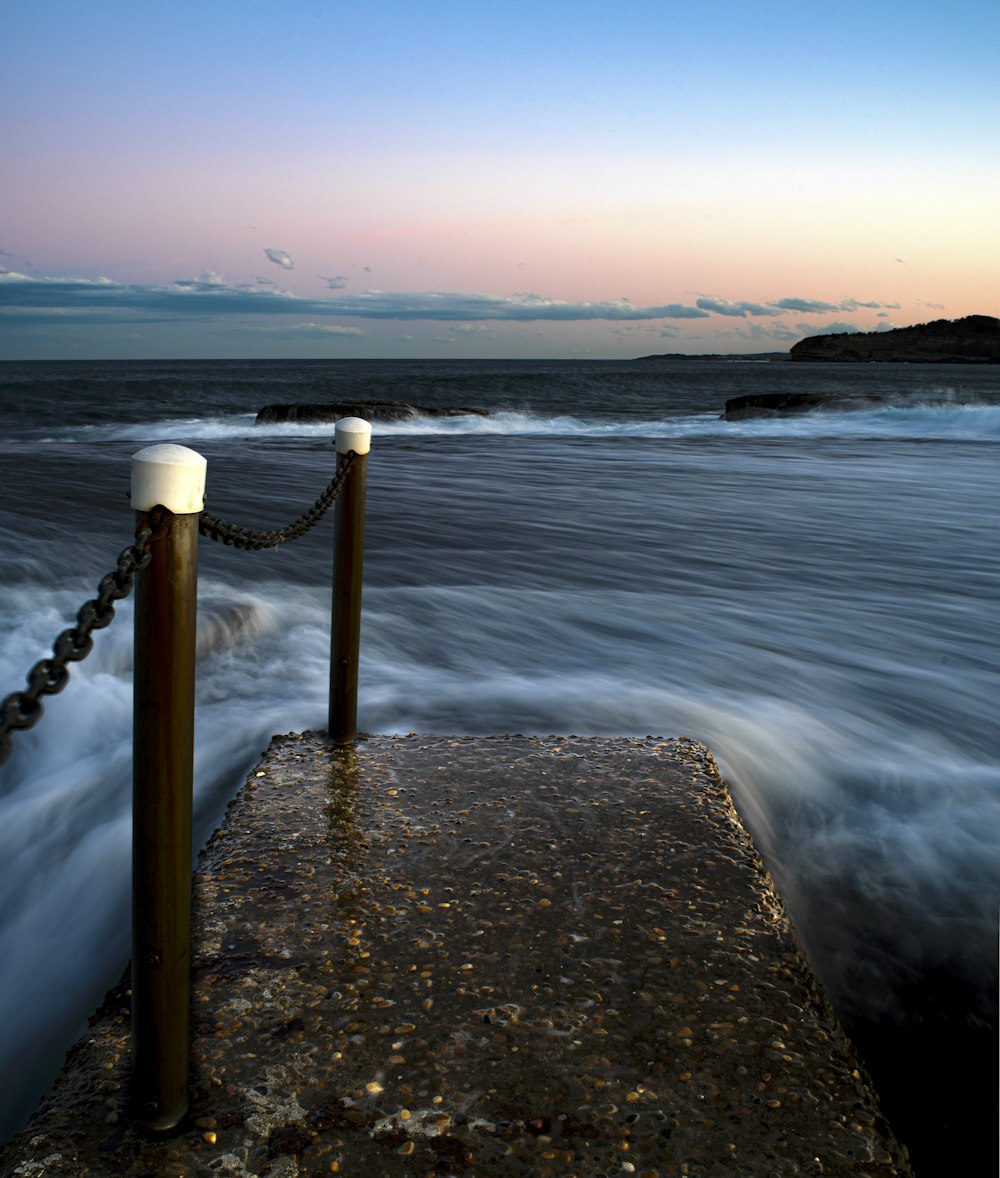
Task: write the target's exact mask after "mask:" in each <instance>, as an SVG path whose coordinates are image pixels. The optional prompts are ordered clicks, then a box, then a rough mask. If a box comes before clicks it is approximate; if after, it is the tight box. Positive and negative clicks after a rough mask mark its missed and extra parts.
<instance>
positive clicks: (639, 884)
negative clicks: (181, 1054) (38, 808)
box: [0, 733, 910, 1178]
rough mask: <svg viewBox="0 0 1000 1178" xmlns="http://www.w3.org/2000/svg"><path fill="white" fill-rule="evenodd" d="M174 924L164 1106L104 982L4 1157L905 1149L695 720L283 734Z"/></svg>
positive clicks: (534, 1168)
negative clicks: (499, 732) (699, 739)
mask: <svg viewBox="0 0 1000 1178" xmlns="http://www.w3.org/2000/svg"><path fill="white" fill-rule="evenodd" d="M195 922H196V934H195V946H194V949H195V954H194V989H193V1018H192V1023H193V1026H192V1101H191V1111H190V1116H189V1119H188V1121H187V1122H186V1123H185V1124H184V1125H182V1126H181V1128H180V1131H179V1132H178V1133H176V1134H175V1135H173V1136H172V1137H169V1138H166V1139H162V1140H151V1139H149V1138H147V1137H145V1136H143V1135H142V1134H141V1133H140V1132H139V1131H138V1130H137V1129H136V1127H134V1125H133V1124H132V1122H131V1119H130V1115H129V1110H128V1104H127V1093H128V1065H129V1026H128V999H129V995H128V991H127V989H126V987H125V985H124V984H123V985H122V986H120V987H119V988H118V989H117V990H115V991H112V993H111V994H110V995H109V996H108V999H107V1001H106V1002H105V1004H104V1006H103V1007H102V1009H101V1010H100V1011H99V1012H98V1013H97V1015H95V1017H94V1020H93V1021H92V1024H91V1027H90V1029H89V1030H88V1032H87V1033H86V1034H85V1035H84V1036H83V1038H82V1039H81V1041H80V1042H79V1043H78V1044H77V1045H76V1046H75V1047H74V1048H73V1050H72V1051H71V1052H70V1055H69V1058H68V1060H67V1065H66V1068H65V1069H64V1071H63V1073H62V1075H61V1076H60V1078H59V1080H58V1081H57V1083H56V1086H55V1088H54V1089H53V1091H52V1093H51V1094H50V1095H49V1096H48V1097H47V1098H46V1099H45V1100H44V1101H43V1103H42V1105H41V1107H40V1108H39V1110H38V1112H37V1113H36V1114H35V1117H34V1118H33V1120H32V1122H31V1123H30V1124H29V1125H28V1127H27V1128H26V1129H25V1130H24V1131H23V1133H21V1134H20V1135H19V1136H18V1137H17V1138H15V1139H14V1141H13V1142H11V1143H10V1144H9V1145H8V1146H7V1147H5V1148H4V1149H3V1150H0V1178H13V1176H17V1178H29V1176H30V1178H34V1176H36V1175H57V1174H60V1175H61V1174H72V1175H74V1176H82V1175H99V1176H105V1175H136V1176H138V1175H219V1176H226V1175H232V1176H236V1175H239V1176H250V1175H256V1176H258V1178H293V1176H298V1175H319V1174H331V1173H332V1174H353V1175H365V1176H375V1178H378V1176H382V1175H384V1176H386V1178H396V1176H399V1178H411V1176H412V1178H422V1176H425V1175H426V1176H427V1178H431V1176H447V1175H459V1176H463V1178H476V1176H492V1175H498V1176H503V1178H506V1176H508V1175H510V1176H514V1175H525V1176H547V1175H551V1176H553V1178H570V1176H572V1175H576V1176H580V1178H583V1176H590V1175H619V1174H622V1175H629V1174H635V1175H640V1176H645V1178H658V1176H666V1175H693V1176H702V1178H715V1176H720V1178H722V1176H725V1178H734V1176H735V1178H739V1176H750V1175H754V1176H757V1178H784V1176H789V1178H790V1176H792V1175H855V1176H859V1178H860V1176H862V1175H870V1176H872V1178H875V1176H883V1175H884V1176H889V1175H909V1174H910V1170H909V1166H908V1164H907V1161H906V1157H905V1153H904V1151H903V1150H902V1149H901V1148H900V1146H899V1145H898V1144H897V1143H896V1142H895V1140H894V1138H893V1137H892V1135H891V1133H890V1131H889V1129H888V1127H887V1126H886V1123H885V1121H884V1118H883V1117H882V1115H881V1113H880V1111H879V1107H878V1103H877V1100H876V1098H875V1097H874V1095H873V1093H872V1090H871V1088H870V1086H869V1084H868V1083H867V1081H866V1080H865V1078H864V1076H863V1075H862V1073H861V1071H860V1069H859V1065H858V1063H857V1060H856V1058H855V1056H854V1053H853V1050H852V1048H851V1047H850V1045H849V1044H848V1042H847V1041H846V1039H845V1038H844V1036H843V1034H842V1032H841V1031H840V1029H839V1027H838V1025H837V1023H836V1020H835V1018H834V1016H833V1014H832V1013H831V1011H830V1009H829V1006H828V1004H827V1003H826V1001H825V998H824V997H823V995H822V994H821V992H820V991H819V990H818V988H817V986H816V984H815V982H814V980H813V978H812V975H811V973H810V971H809V969H808V966H807V965H806V964H805V962H804V960H803V958H802V956H801V954H800V950H799V947H798V944H797V942H796V940H795V938H794V934H793V932H792V930H791V928H790V925H789V922H788V919H787V917H786V915H785V913H784V909H783V907H782V905H781V902H780V900H779V899H778V898H777V897H776V895H775V893H774V889H773V887H772V884H771V881H770V878H769V876H768V875H767V873H766V871H765V870H764V868H763V866H762V864H761V862H760V860H759V858H758V856H757V854H756V852H755V850H754V848H753V846H752V845H751V843H750V841H749V839H748V837H747V835H746V834H745V832H744V830H743V828H742V826H741V824H740V822H739V819H738V817H737V815H736V813H735V811H734V809H733V807H732V804H731V802H730V799H729V795H728V792H727V790H726V788H725V784H724V782H723V781H722V780H721V778H720V776H719V774H718V771H717V768H716V766H715V762H714V760H713V759H712V756H711V754H710V753H709V752H708V751H707V750H706V749H705V748H704V747H703V746H701V745H699V744H696V743H694V742H693V741H688V740H656V739H653V738H646V739H644V740H638V739H618V740H598V739H579V738H575V737H567V738H556V737H549V738H546V739H538V738H529V737H491V738H472V737H469V738H453V739H450V738H444V737H428V738H422V737H416V736H412V735H411V736H410V737H375V738H371V739H367V740H364V741H362V742H361V743H360V744H359V745H358V746H356V748H355V749H352V750H338V749H335V748H333V747H332V746H331V745H330V744H329V743H328V742H327V741H326V739H325V738H324V737H323V736H321V735H318V734H312V733H306V734H304V735H289V736H284V737H277V738H275V740H274V741H273V742H272V745H271V747H270V749H269V750H268V752H267V753H266V754H265V757H264V759H263V760H262V761H261V763H260V765H259V766H258V767H257V769H256V770H254V772H253V773H251V775H250V777H249V778H248V781H247V784H246V786H245V787H244V789H243V791H242V793H241V794H240V795H239V797H238V798H237V799H236V801H235V802H234V803H233V804H232V806H231V807H230V811H229V814H228V815H227V818H226V821H225V822H224V823H223V825H222V827H221V828H220V830H219V831H218V832H217V834H216V835H215V837H214V838H213V840H212V841H211V843H210V844H209V846H208V848H207V849H206V851H205V853H204V855H203V857H202V860H201V863H200V865H199V869H198V872H197V875H196V879H195Z"/></svg>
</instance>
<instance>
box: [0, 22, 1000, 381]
mask: <svg viewBox="0 0 1000 1178" xmlns="http://www.w3.org/2000/svg"><path fill="white" fill-rule="evenodd" d="M3 23H4V36H3V42H4V43H3V70H2V73H0V95H2V106H0V110H2V119H0V160H2V167H0V358H4V359H60V358H66V359H75V358H94V359H99V358H116V357H135V358H150V359H153V358H181V357H190V358H206V357H264V356H274V357H286V356H287V357H291V356H301V357H403V356H414V357H424V356H427V357H451V356H454V357H470V356H482V357H526V358H530V357H573V356H581V357H595V358H599V357H612V358H613V357H627V356H638V355H644V354H648V353H651V352H671V351H677V352H713V351H721V352H738V351H763V350H778V349H781V350H784V349H786V348H787V347H789V346H790V344H792V343H794V342H795V340H797V339H800V338H802V336H804V335H807V334H815V333H817V332H822V331H829V330H844V329H845V328H847V327H850V328H852V329H860V330H872V329H874V328H879V327H882V328H884V327H891V326H902V325H905V324H910V323H917V322H923V321H926V320H928V319H936V318H942V317H945V318H957V317H959V316H961V315H967V314H971V313H975V312H979V313H984V314H991V315H998V314H1000V286H998V281H997V274H998V263H1000V256H998V255H1000V132H998V127H1000V69H998V68H997V55H998V49H1000V4H998V3H997V2H996V0H953V2H952V3H951V4H948V5H946V4H943V3H941V0H935V2H934V3H929V2H928V0H880V2H879V3H872V2H871V0H866V2H865V3H858V2H855V0H845V2H844V3H841V4H838V5H813V4H804V3H795V4H792V3H786V2H785V0H775V2H772V3H770V4H766V5H753V4H747V3H746V0H739V2H735V0H717V2H716V3H714V4H692V3H687V2H685V3H676V2H674V0H655V2H647V0H632V2H631V3H629V4H627V5H624V6H618V7H614V8H613V7H612V6H611V5H609V4H607V3H602V4H596V3H592V2H590V0H576V2H575V3H571V2H568V0H532V2H531V3H526V2H522V0H504V3H497V2H495V0H478V2H477V0H463V2H462V3H457V2H453V0H423V2H421V3H415V2H414V0H406V2H398V0H370V2H369V3H350V4H348V3H344V2H341V0H286V2H285V3H283V4H281V5H279V4H278V3H276V2H271V3H268V2H264V0H238V2H236V0H199V3H197V4H194V3H189V2H187V0H174V2H173V3H170V4H166V3H151V2H146V3H136V2H135V0H128V2H124V0H93V2H91V3H86V4H81V3H80V2H79V0H72V2H69V0H14V2H13V3H12V4H11V5H9V6H8V8H7V11H6V14H5V19H4V22H3Z"/></svg>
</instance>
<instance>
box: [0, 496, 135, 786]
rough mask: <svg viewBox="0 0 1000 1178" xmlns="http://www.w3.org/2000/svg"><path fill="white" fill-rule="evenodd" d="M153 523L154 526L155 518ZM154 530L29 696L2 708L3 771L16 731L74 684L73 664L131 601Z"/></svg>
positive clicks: (123, 562) (34, 676)
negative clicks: (118, 607) (47, 699)
mask: <svg viewBox="0 0 1000 1178" xmlns="http://www.w3.org/2000/svg"><path fill="white" fill-rule="evenodd" d="M150 520H151V521H152V523H153V524H154V525H155V524H156V522H157V520H156V513H155V512H154V513H152V514H151V516H150ZM152 539H153V526H151V523H150V521H149V520H147V521H146V522H144V523H143V524H142V526H141V527H140V528H139V529H138V530H137V531H136V542H135V544H132V545H130V546H129V547H128V548H125V549H123V550H122V552H121V553H120V555H119V557H118V565H117V567H116V568H115V569H113V570H112V571H111V572H110V573H108V575H107V576H106V577H104V578H103V579H102V581H101V583H100V585H98V587H97V596H96V597H94V598H92V599H91V600H90V601H87V602H84V604H83V605H82V606H81V607H80V610H79V612H78V613H77V615H76V625H75V626H71V627H70V628H69V629H68V630H63V631H62V633H61V634H60V635H59V636H58V637H57V638H56V640H55V642H54V643H53V644H52V657H51V658H47V659H41V660H40V661H39V662H37V663H35V665H34V666H33V667H32V668H31V670H30V671H29V672H28V675H27V681H28V688H27V690H26V691H15V692H12V693H11V694H10V695H8V696H7V697H6V698H5V699H4V700H3V702H2V703H0V765H2V764H3V763H4V761H6V760H7V758H8V757H9V756H10V753H11V743H10V734H11V732H13V731H14V730H15V729H17V728H31V727H32V725H34V724H36V723H37V722H38V719H39V717H40V716H41V714H42V712H43V710H44V709H43V707H42V696H43V695H56V694H57V693H58V692H60V691H62V689H63V688H64V687H65V686H66V684H67V683H68V682H69V664H70V663H78V662H80V660H81V659H85V658H86V657H87V655H88V654H90V652H91V651H92V650H93V649H94V639H93V637H92V634H93V631H94V630H103V629H104V627H105V626H108V625H110V624H111V620H112V618H114V616H115V607H114V603H115V602H116V601H121V600H122V599H123V598H125V597H128V595H129V593H131V591H132V585H133V584H134V582H135V574H136V573H137V572H138V571H139V570H140V569H144V568H145V567H146V566H147V565H148V564H149V561H150V558H151V553H150V551H149V545H150V542H151V541H152Z"/></svg>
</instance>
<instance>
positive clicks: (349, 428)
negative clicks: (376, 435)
mask: <svg viewBox="0 0 1000 1178" xmlns="http://www.w3.org/2000/svg"><path fill="white" fill-rule="evenodd" d="M334 436H335V439H336V441H335V445H336V447H337V453H338V454H346V453H348V451H350V450H353V451H354V453H355V454H367V453H368V451H369V450H370V449H371V448H372V427H371V425H370V424H369V423H368V422H367V421H365V420H364V418H362V417H342V418H341V419H340V420H339V421H338V422H337V423H336V425H335V426H334Z"/></svg>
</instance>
